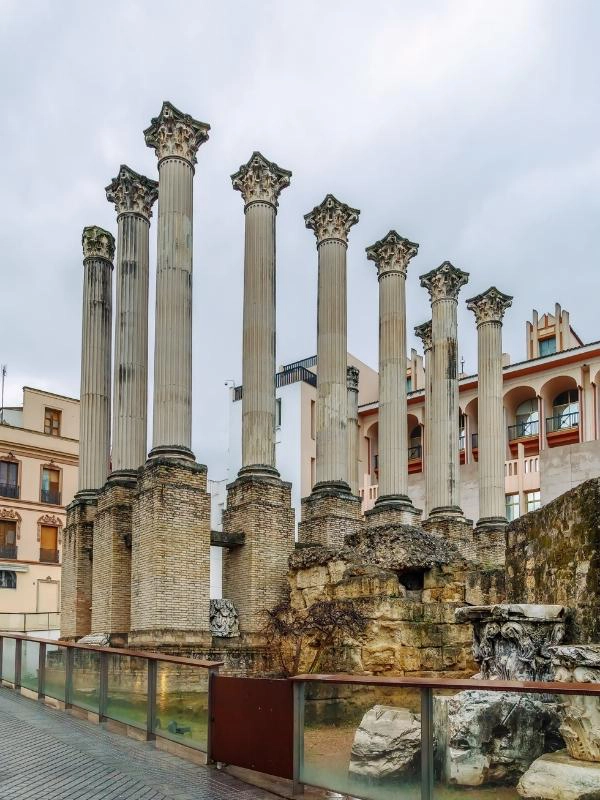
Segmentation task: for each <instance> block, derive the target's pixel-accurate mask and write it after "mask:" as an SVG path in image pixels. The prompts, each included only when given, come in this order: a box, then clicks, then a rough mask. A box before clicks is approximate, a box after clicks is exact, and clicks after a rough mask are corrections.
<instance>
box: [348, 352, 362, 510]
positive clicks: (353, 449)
mask: <svg viewBox="0 0 600 800" xmlns="http://www.w3.org/2000/svg"><path fill="white" fill-rule="evenodd" d="M358 378H359V371H358V369H357V368H356V367H348V370H347V373H346V381H347V393H348V428H347V431H348V485H349V486H350V493H351V494H353V495H355V496H358V487H359V474H358V449H359V448H358V436H359V433H358Z"/></svg>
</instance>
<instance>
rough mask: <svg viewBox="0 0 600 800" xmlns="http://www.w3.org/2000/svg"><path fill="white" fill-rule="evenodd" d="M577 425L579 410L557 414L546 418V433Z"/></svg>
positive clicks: (568, 428)
mask: <svg viewBox="0 0 600 800" xmlns="http://www.w3.org/2000/svg"><path fill="white" fill-rule="evenodd" d="M578 427H579V411H571V412H569V413H568V414H558V415H557V416H555V417H548V418H547V419H546V433H559V432H560V431H568V430H572V429H573V428H578Z"/></svg>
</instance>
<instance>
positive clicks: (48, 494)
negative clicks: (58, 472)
mask: <svg viewBox="0 0 600 800" xmlns="http://www.w3.org/2000/svg"><path fill="white" fill-rule="evenodd" d="M40 499H41V501H42V503H50V504H51V505H54V506H59V505H60V492H59V491H58V489H42V490H41V491H40Z"/></svg>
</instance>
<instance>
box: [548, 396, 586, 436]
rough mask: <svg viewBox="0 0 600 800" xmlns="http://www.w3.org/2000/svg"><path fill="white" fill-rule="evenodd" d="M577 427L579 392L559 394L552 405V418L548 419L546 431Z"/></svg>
mask: <svg viewBox="0 0 600 800" xmlns="http://www.w3.org/2000/svg"><path fill="white" fill-rule="evenodd" d="M578 425H579V391H578V390H577V389H569V390H568V391H566V392H561V393H560V394H559V395H557V396H556V397H555V398H554V402H553V403H552V416H551V417H550V419H548V430H549V431H559V430H563V429H564V428H576V427H577V426H578Z"/></svg>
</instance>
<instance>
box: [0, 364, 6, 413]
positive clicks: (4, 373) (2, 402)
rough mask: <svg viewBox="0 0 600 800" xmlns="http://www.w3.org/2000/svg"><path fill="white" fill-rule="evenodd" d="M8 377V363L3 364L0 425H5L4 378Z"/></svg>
mask: <svg viewBox="0 0 600 800" xmlns="http://www.w3.org/2000/svg"><path fill="white" fill-rule="evenodd" d="M5 378H6V364H2V398H1V400H0V425H4V379H5Z"/></svg>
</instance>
